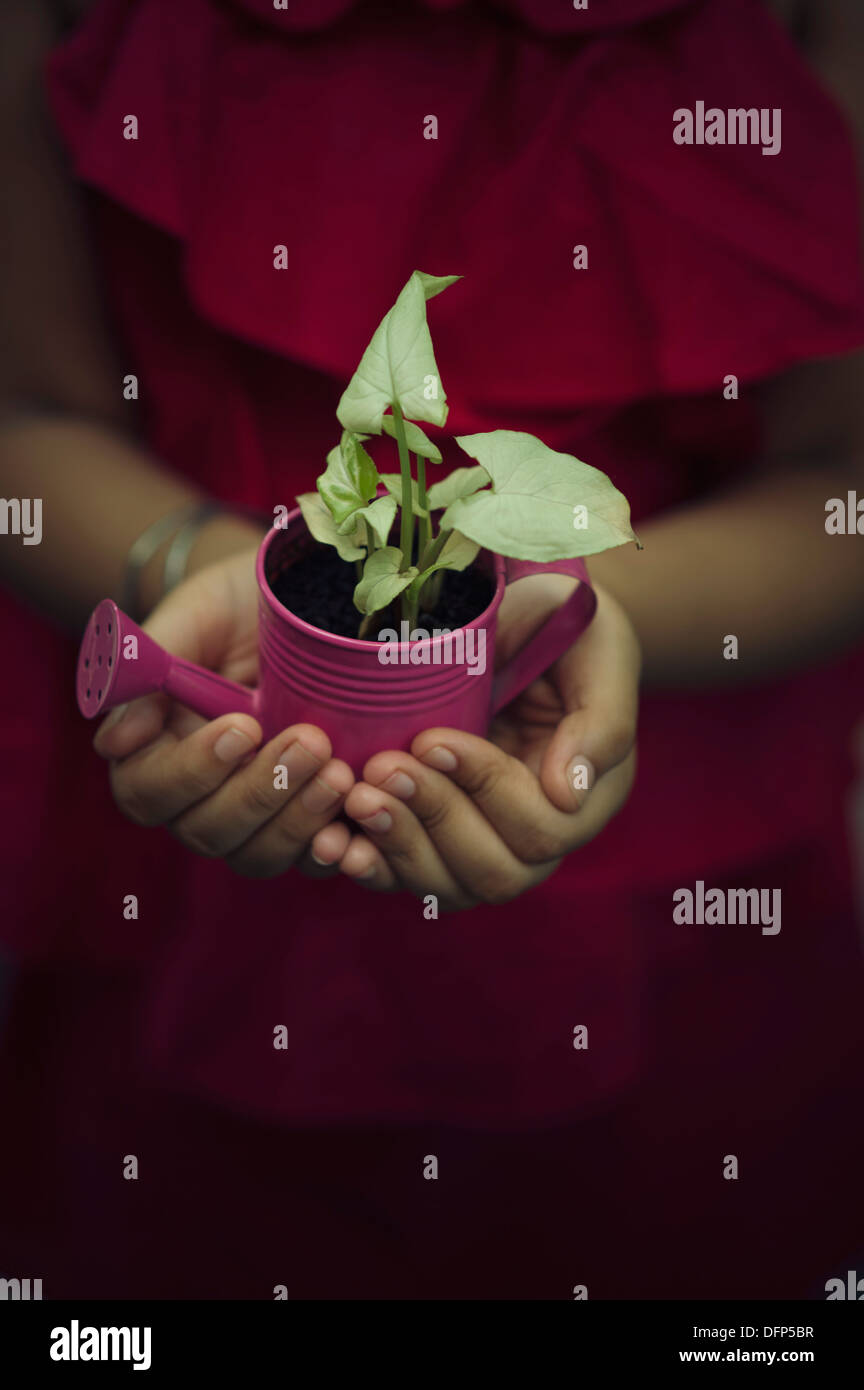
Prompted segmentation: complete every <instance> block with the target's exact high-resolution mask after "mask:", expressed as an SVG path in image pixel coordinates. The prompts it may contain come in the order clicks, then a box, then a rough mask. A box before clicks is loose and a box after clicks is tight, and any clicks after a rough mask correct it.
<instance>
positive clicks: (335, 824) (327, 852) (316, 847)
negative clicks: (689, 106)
mask: <svg viewBox="0 0 864 1390" xmlns="http://www.w3.org/2000/svg"><path fill="white" fill-rule="evenodd" d="M350 843H351V831H350V830H349V828H348V826H347V825H346V824H345V822H344V821H342V820H336V821H331V822H330V824H329V825H325V827H324V829H323V830H319V831H318V833H317V834H316V835H314V836H313V838H312V842H311V844H310V845H309V849H308V852H307V854H306V855H304V857H303V859H302V860H300V861H299V864H298V867H299V868H301V869H303V870H304V872H305V869H306V860H307V859H308V860H310V861H311V867H310V872H311V871H312V870H316V869H317V870H318V873H319V874H320V873H321V871H322V870H324V869H333V870H334V871H338V869H339V860H340V859H341V858H342V856H343V854H344V853H345V851H346V849H347V848H348V846H349V844H350Z"/></svg>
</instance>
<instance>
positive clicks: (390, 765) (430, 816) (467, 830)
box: [363, 730, 552, 906]
mask: <svg viewBox="0 0 864 1390" xmlns="http://www.w3.org/2000/svg"><path fill="white" fill-rule="evenodd" d="M447 732H448V733H449V732H451V731H450V730H448V731H447ZM467 737H468V738H470V737H471V735H468V736H467ZM416 742H417V740H415V743H416ZM476 742H477V743H478V744H483V740H482V739H477V740H476ZM487 746H488V747H489V748H490V750H491V751H492V752H495V753H497V752H498V750H497V749H491V745H487ZM501 757H502V758H504V755H503V754H502V755H501ZM506 761H508V762H512V761H514V760H513V759H506ZM522 770H523V771H525V769H522ZM363 772H364V777H365V778H366V780H367V781H369V782H370V783H372V784H375V785H378V786H379V787H380V789H381V790H382V791H389V792H390V794H391V795H392V796H398V797H399V798H400V799H404V800H405V801H406V803H407V804H408V805H409V806H410V808H411V810H412V812H413V814H414V816H415V817H416V819H417V821H418V822H419V823H420V825H421V826H422V827H423V829H424V830H425V832H426V834H427V835H428V836H429V839H430V840H431V842H432V844H433V845H434V846H435V848H436V849H437V851H438V853H439V855H440V858H441V860H442V861H443V863H444V864H445V865H446V866H447V869H448V871H449V873H450V876H451V877H452V878H453V879H454V880H455V881H456V883H457V884H458V885H460V887H461V888H462V890H463V891H462V900H461V901H460V905H462V906H464V905H465V899H466V898H469V899H470V900H471V901H482V902H489V903H500V902H509V901H510V900H511V898H514V897H517V896H518V895H519V894H520V893H522V892H524V891H525V889H526V888H529V887H531V885H532V883H534V882H538V881H539V877H541V876H542V875H539V876H538V875H535V873H534V871H533V869H531V868H529V867H527V865H526V863H524V862H522V857H521V855H519V854H518V853H515V852H514V851H513V849H511V847H510V846H509V845H508V843H507V842H506V841H505V840H504V839H503V838H502V836H501V835H500V834H499V833H498V831H497V829H496V828H495V826H493V825H492V824H491V822H490V821H489V820H488V819H487V817H486V815H485V814H484V812H483V810H481V809H480V808H479V807H478V806H477V804H476V803H475V802H473V801H472V800H471V798H470V796H468V795H467V794H466V792H465V791H464V790H462V789H460V788H459V787H458V786H456V785H454V782H453V781H452V780H451V779H450V778H448V777H447V776H445V775H444V774H443V773H441V772H437V771H435V770H434V769H433V768H430V767H428V766H426V765H424V764H423V763H422V762H420V761H419V760H418V759H415V758H413V757H411V756H410V755H409V754H406V753H392V752H389V753H379V754H377V755H376V757H374V758H372V759H370V761H369V763H368V764H367V766H366V767H365V768H364V769H363ZM526 775H528V776H530V774H526ZM535 785H536V784H535ZM541 796H542V793H541ZM523 815H524V812H523ZM524 828H525V827H524V825H523V832H524ZM383 849H384V853H385V854H386V855H387V856H388V858H389V857H390V851H389V846H387V845H384V846H383ZM551 858H552V856H551V855H548V854H547V855H546V860H549V859H551ZM396 872H397V873H399V868H398V865H397V866H396ZM430 891H431V890H430Z"/></svg>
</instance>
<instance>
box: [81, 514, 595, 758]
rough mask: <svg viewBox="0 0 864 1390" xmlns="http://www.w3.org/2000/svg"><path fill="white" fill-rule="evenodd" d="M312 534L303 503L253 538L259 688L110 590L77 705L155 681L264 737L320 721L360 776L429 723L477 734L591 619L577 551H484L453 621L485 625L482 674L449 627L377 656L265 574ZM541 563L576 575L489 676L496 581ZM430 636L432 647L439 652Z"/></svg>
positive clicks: (147, 687)
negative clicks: (305, 610) (167, 636)
mask: <svg viewBox="0 0 864 1390" xmlns="http://www.w3.org/2000/svg"><path fill="white" fill-rule="evenodd" d="M316 545H317V542H315V541H314V540H313V539H312V537H311V536H310V534H309V532H308V530H307V528H306V524H305V522H304V521H303V518H302V516H301V513H300V509H299V508H297V509H296V510H295V511H293V512H291V514H290V515H289V516H288V518H287V519H286V521H285V525H284V527H279V528H273V529H272V530H271V531H270V532H268V534H267V536H266V537H265V539H264V541H263V542H262V544H261V548H260V550H259V552H258V558H257V561H256V576H257V579H258V588H259V599H258V609H259V627H258V632H259V657H260V661H259V678H258V687H257V689H255V690H251V689H250V688H249V687H248V686H245V685H239V684H238V683H237V682H236V681H229V680H225V679H224V677H222V676H218V675H216V674H214V672H212V671H207V670H205V669H204V668H203V667H201V666H195V665H193V664H192V662H189V661H184V660H183V659H182V658H180V657H176V656H171V654H170V653H169V652H166V651H165V650H164V649H163V648H162V647H160V646H159V645H158V643H156V642H154V641H153V638H152V637H148V636H147V634H146V633H145V632H143V631H142V630H141V628H140V627H138V626H137V624H136V623H134V622H133V621H132V619H131V618H128V617H127V616H126V614H125V613H123V612H122V611H121V609H119V608H118V607H117V604H116V603H114V601H113V600H112V599H103V600H102V602H101V603H100V604H98V606H97V607H96V608H95V609H94V611H93V613H92V614H91V616H90V620H89V622H88V623H87V629H86V631H85V633H84V637H83V640H82V642H81V651H80V654H79V657H78V670H77V677H76V691H77V697H78V707H79V709H80V710H81V713H82V714H83V715H84V716H85V718H87V719H93V718H94V717H95V716H96V715H97V714H106V713H107V712H108V711H109V710H111V709H113V708H114V706H115V705H120V704H124V703H125V702H126V701H127V700H134V699H137V698H138V696H140V695H148V694H151V693H153V692H154V691H159V690H161V691H164V692H165V693H166V694H167V695H170V696H171V697H172V698H173V699H175V700H177V701H179V702H180V703H181V704H183V705H187V706H188V707H189V708H190V709H193V710H195V711H196V712H197V713H198V714H201V715H203V716H204V717H205V718H207V719H215V718H216V717H217V716H218V715H221V714H230V713H234V712H236V713H238V714H239V713H243V714H251V715H252V716H253V717H254V718H255V719H257V720H258V721H259V723H260V724H261V726H262V728H263V731H264V738H265V739H269V738H272V737H274V736H275V735H276V734H277V733H279V731H280V730H281V729H284V728H287V727H288V726H289V725H290V724H297V723H309V724H317V725H318V726H319V727H320V728H322V729H323V730H324V732H325V733H326V734H327V735H328V736H329V738H330V740H331V742H332V745H333V751H334V755H335V756H337V757H340V758H343V759H344V760H345V761H346V762H347V763H348V764H349V765H350V766H351V768H352V769H353V771H354V773H355V775H356V776H360V775H362V770H363V765H364V763H365V762H366V761H367V759H368V758H370V757H372V755H373V754H375V753H378V752H381V751H382V749H385V748H399V749H404V750H407V749H409V748H410V745H411V742H412V740H413V739H414V738H415V737H416V736H417V734H419V733H421V732H422V731H423V730H424V729H428V728H430V727H432V726H433V725H443V726H446V727H448V728H457V729H464V730H465V731H466V732H468V733H474V734H480V735H484V734H485V733H486V731H487V729H488V727H489V721H490V718H491V716H492V715H493V714H494V713H495V712H496V711H497V710H499V709H501V708H502V707H503V706H504V705H506V704H508V703H509V702H510V701H511V700H512V699H514V697H515V696H516V695H518V694H519V692H520V691H522V690H524V689H525V688H526V686H528V685H530V684H531V682H532V681H533V680H536V678H537V677H538V676H539V675H540V674H541V673H542V672H543V671H545V670H546V669H547V667H548V666H550V665H551V664H552V663H553V662H554V661H555V660H556V659H557V658H558V657H559V656H561V655H562V653H563V652H564V651H566V649H567V648H568V647H569V646H570V645H571V643H573V642H574V641H575V640H576V638H577V637H578V636H579V635H580V633H582V632H583V631H584V630H585V628H586V627H587V626H588V624H589V623H590V621H591V619H592V617H593V616H594V610H595V608H596V597H595V594H594V591H593V589H592V588H591V586H590V582H589V580H588V573H587V570H586V568H585V563H584V561H583V560H560V561H554V562H553V563H551V564H534V563H533V562H530V561H523V560H508V559H504V558H502V557H501V556H500V555H494V556H492V555H489V554H488V553H487V552H483V554H482V555H481V557H480V558H479V559H478V561H477V563H478V564H485V565H486V567H487V570H488V572H490V574H491V575H492V576H493V577H494V581H495V592H494V594H493V596H492V599H491V602H490V603H489V605H488V607H487V608H486V609H485V610H484V611H483V612H482V613H481V614H480V615H479V616H478V617H477V618H475V619H474V621H473V622H471V623H469V624H467V626H466V628H465V629H460V631H461V632H462V633H463V642H464V647H465V649H466V650H472V647H471V638H470V637H469V630H470V629H476V632H475V634H474V639H475V642H476V644H477V645H476V646H475V647H474V648H473V650H475V651H476V650H477V649H478V647H479V635H480V633H481V632H482V634H483V636H484V641H485V669H484V670H483V671H482V673H480V672H479V666H478V665H475V666H474V667H472V666H471V665H470V664H468V662H467V661H466V660H464V659H463V660H455V661H454V660H451V659H450V655H451V654H452V651H453V645H450V646H448V643H451V644H452V643H453V639H455V638H456V636H457V634H456V633H454V634H453V638H452V639H448V638H445V637H430V638H426V639H424V640H423V641H422V642H410V643H400V644H398V647H397V648H396V655H397V657H398V660H396V661H395V662H394V663H393V664H389V663H388V664H382V661H381V659H380V656H381V648H382V645H384V644H382V643H381V642H369V641H363V642H361V641H358V640H357V639H356V638H351V637H338V636H335V635H333V634H332V633H329V632H324V631H322V630H321V629H320V628H316V627H312V626H311V625H310V624H309V623H306V622H304V621H303V620H302V619H301V618H298V617H295V615H294V614H293V613H291V612H290V611H289V610H288V609H287V608H286V607H285V606H284V605H283V604H282V603H280V602H279V600H278V599H277V598H276V597H275V595H274V593H273V590H272V588H271V582H273V581H275V580H276V579H277V578H278V577H279V575H281V574H282V573H283V572H284V571H285V569H286V568H287V567H288V566H289V565H291V564H293V563H294V562H295V561H296V560H298V559H300V558H301V557H302V556H303V555H305V554H308V552H309V551H310V550H311V549H313V548H315V546H316ZM543 571H546V572H552V573H559V574H567V575H570V576H571V577H574V578H576V579H578V580H579V581H580V583H579V585H578V587H577V588H576V590H575V591H574V593H573V594H572V595H571V597H570V598H569V599H568V600H567V602H566V603H564V604H562V605H561V607H560V608H558V609H557V610H556V611H555V612H554V613H553V614H552V616H551V617H550V618H549V620H548V621H547V622H546V623H545V624H544V626H543V627H542V628H541V629H540V630H539V632H537V633H535V635H534V636H533V637H532V638H531V640H530V641H529V642H527V643H526V644H525V646H524V647H523V648H522V649H521V650H520V651H518V652H517V653H516V654H515V655H514V656H513V657H511V659H510V660H509V661H508V662H507V664H506V665H505V666H504V667H502V669H501V670H500V671H498V672H497V673H495V674H494V675H493V671H494V658H495V631H496V625H497V619H498V609H499V607H500V606H501V600H502V599H503V597H504V589H505V587H506V585H507V584H509V583H512V582H513V581H514V580H516V579H521V578H523V577H524V576H525V575H529V574H537V573H542V572H543ZM130 638H134V639H135V641H131V642H130V641H129V639H130ZM436 645H440V651H437V652H436ZM420 646H422V647H423V648H425V649H426V651H424V652H423V653H419V652H415V656H417V655H422V656H423V658H424V660H423V661H422V662H411V661H410V656H411V651H410V648H417V647H420ZM456 650H457V651H458V647H457V648H456ZM392 654H393V653H392V651H391V656H392ZM436 658H437V659H436Z"/></svg>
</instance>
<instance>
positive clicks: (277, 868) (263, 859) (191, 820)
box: [93, 550, 354, 878]
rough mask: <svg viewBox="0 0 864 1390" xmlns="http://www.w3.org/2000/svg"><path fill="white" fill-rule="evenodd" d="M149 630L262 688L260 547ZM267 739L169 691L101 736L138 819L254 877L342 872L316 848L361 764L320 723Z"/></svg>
mask: <svg viewBox="0 0 864 1390" xmlns="http://www.w3.org/2000/svg"><path fill="white" fill-rule="evenodd" d="M142 626H143V627H144V630H145V631H146V632H147V633H149V634H150V636H151V637H153V638H154V639H155V640H156V641H157V642H159V643H160V645H162V646H163V647H165V648H166V649H167V650H168V651H170V652H171V653H173V654H174V655H175V656H181V657H184V658H185V659H186V660H188V661H194V662H196V663H198V664H200V665H202V666H205V667H207V669H208V670H211V671H216V672H218V674H219V675H222V676H225V677H227V678H228V679H229V680H235V681H242V682H245V683H249V684H254V683H255V680H256V678H257V674H258V618H257V585H256V582H255V551H254V550H249V551H240V552H238V553H236V554H233V555H231V556H230V557H229V558H226V559H225V560H221V561H218V562H217V563H216V564H212V565H208V566H207V568H206V569H202V570H200V571H199V572H198V573H197V574H194V575H193V576H192V577H191V578H189V579H187V580H185V581H184V582H183V583H182V584H180V585H178V586H177V588H176V589H174V590H173V591H172V592H171V593H170V594H169V595H168V597H167V598H165V599H164V600H163V601H162V602H161V603H160V604H159V605H158V607H156V608H155V609H154V610H153V612H152V613H151V615H150V617H149V618H148V619H147V621H146V622H145V623H143V624H142ZM262 737H263V735H262V729H261V726H260V724H259V723H258V721H257V720H256V719H253V718H252V716H251V715H248V714H224V715H221V716H220V718H218V719H213V720H211V721H209V722H208V721H206V720H204V719H202V718H201V717H200V716H199V715H197V714H193V713H192V711H191V710H189V709H186V708H185V707H184V706H182V705H179V704H177V703H176V702H175V701H173V700H171V699H169V698H168V697H167V696H165V695H147V696H144V697H143V698H142V699H139V700H133V701H131V702H130V703H129V704H128V705H126V706H124V707H120V708H118V709H116V710H113V711H112V712H111V714H109V715H108V717H107V719H106V720H105V721H104V722H103V723H102V725H101V726H100V728H99V730H98V732H97V734H96V737H95V739H94V741H93V742H94V747H95V749H96V751H97V753H99V754H100V755H101V756H102V757H104V758H106V759H109V760H110V763H111V773H110V776H111V787H112V791H113V794H114V798H115V800H116V802H117V805H118V806H119V808H120V810H121V811H123V813H124V814H125V815H126V816H127V817H128V818H129V819H130V820H132V821H134V822H135V823H136V824H137V825H143V826H155V825H163V826H166V827H167V829H168V830H170V832H171V833H172V835H174V836H176V838H177V839H179V840H180V841H181V842H182V843H183V844H184V845H186V846H187V848H189V849H191V850H193V851H195V853H197V854H202V855H205V856H207V857H208V858H222V859H224V860H225V862H226V863H227V864H228V865H229V866H230V867H231V868H232V869H234V870H236V872H237V873H240V874H244V875H247V876H249V877H253V878H267V877H271V876H273V875H275V874H280V873H283V872H284V871H285V870H286V869H288V868H290V867H291V866H292V865H298V866H299V867H301V868H303V869H304V871H306V872H308V873H311V874H313V875H315V876H318V875H322V874H327V873H328V872H333V871H332V870H328V869H326V868H323V867H321V866H319V865H316V863H315V861H314V860H313V859H312V857H311V855H310V854H309V844H310V842H311V840H312V839H313V837H314V836H315V834H316V833H317V832H319V831H321V830H322V829H323V827H325V826H326V825H328V824H329V823H330V822H331V821H332V820H333V819H334V817H335V816H337V815H339V813H340V812H341V810H342V807H343V804H344V801H345V797H346V795H347V794H348V792H349V791H350V790H351V788H352V786H353V785H354V777H353V774H352V772H351V769H350V768H349V767H348V765H347V763H344V762H341V761H340V760H339V759H334V758H333V757H332V748H331V746H330V740H329V739H328V738H327V735H326V734H325V733H324V732H323V730H321V729H318V728H316V727H315V726H314V725H311V724H297V725H294V726H292V727H291V728H288V729H284V730H283V731H282V732H281V733H279V734H278V735H277V736H276V737H275V738H272V739H270V740H269V742H268V743H266V744H263V745H262ZM279 767H283V768H284V769H285V772H284V773H279V772H278V769H279ZM283 784H284V785H283Z"/></svg>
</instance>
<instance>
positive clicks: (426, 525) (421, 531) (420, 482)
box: [417, 454, 432, 556]
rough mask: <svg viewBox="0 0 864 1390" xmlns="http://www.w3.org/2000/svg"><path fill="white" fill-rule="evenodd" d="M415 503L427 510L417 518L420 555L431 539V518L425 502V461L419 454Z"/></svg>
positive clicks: (418, 552) (418, 551)
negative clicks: (424, 514)
mask: <svg viewBox="0 0 864 1390" xmlns="http://www.w3.org/2000/svg"><path fill="white" fill-rule="evenodd" d="M417 501H418V502H419V503H420V506H421V507H426V508H427V515H426V516H423V514H422V513H421V514H420V516H419V517H418V518H417V530H418V535H417V554H418V556H419V555H422V554H423V551H424V550H425V549H426V547H427V545H428V544H429V542H430V540H431V539H432V518H431V516H429V515H428V503H427V501H426V460H425V459H424V458H423V457H422V455H421V454H418V455H417Z"/></svg>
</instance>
